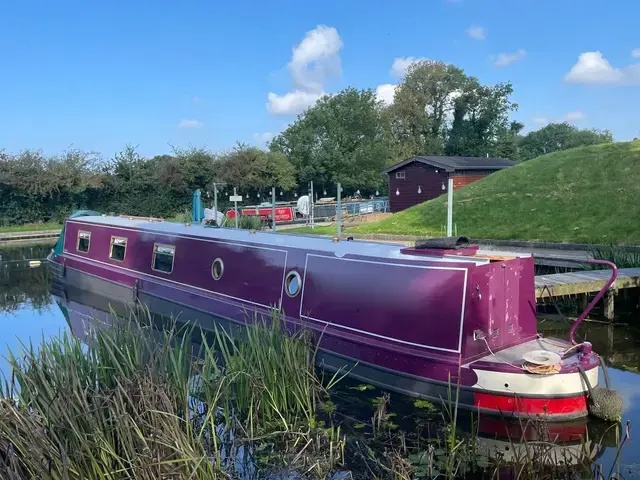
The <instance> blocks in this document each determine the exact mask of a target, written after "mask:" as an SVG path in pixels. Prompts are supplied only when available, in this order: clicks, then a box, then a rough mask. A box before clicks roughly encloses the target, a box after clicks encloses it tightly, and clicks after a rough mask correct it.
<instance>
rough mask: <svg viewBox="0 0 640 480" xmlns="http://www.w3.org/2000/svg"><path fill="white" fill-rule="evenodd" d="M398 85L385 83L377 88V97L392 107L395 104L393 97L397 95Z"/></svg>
mask: <svg viewBox="0 0 640 480" xmlns="http://www.w3.org/2000/svg"><path fill="white" fill-rule="evenodd" d="M396 87H397V85H393V84H391V83H385V84H383V85H378V86H377V87H376V97H377V99H378V100H379V101H381V102H382V103H384V104H385V105H391V104H392V103H393V96H394V94H395V93H396Z"/></svg>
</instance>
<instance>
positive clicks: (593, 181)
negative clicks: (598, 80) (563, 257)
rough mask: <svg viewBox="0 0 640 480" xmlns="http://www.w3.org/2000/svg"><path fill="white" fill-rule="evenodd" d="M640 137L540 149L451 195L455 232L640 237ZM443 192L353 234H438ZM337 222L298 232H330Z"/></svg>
mask: <svg viewBox="0 0 640 480" xmlns="http://www.w3.org/2000/svg"><path fill="white" fill-rule="evenodd" d="M639 199H640V142H638V141H634V142H626V143H612V144H602V145H594V146H589V147H581V148H575V149H571V150H565V151H561V152H555V153H551V154H548V155H543V156H541V157H538V158H536V159H534V160H530V161H528V162H525V163H522V164H519V165H517V166H515V167H513V168H509V169H506V170H502V171H500V172H496V173H494V174H493V175H490V176H489V177H487V178H485V179H483V180H480V181H478V182H475V183H473V184H471V185H469V186H467V187H465V188H464V189H461V190H457V191H456V192H455V194H454V207H453V208H454V210H453V221H454V224H455V226H456V229H457V233H458V235H466V236H469V237H474V238H494V239H517V240H540V241H550V242H585V243H600V244H609V243H616V244H617V243H629V244H637V243H640V221H638V218H640V201H639ZM446 201H447V197H446V195H443V196H441V197H439V198H436V199H434V200H430V201H428V202H425V203H423V204H420V205H416V206H414V207H411V208H409V209H407V210H405V211H403V212H399V213H397V214H395V215H392V216H391V217H389V218H386V219H384V220H380V221H378V222H372V223H366V224H363V225H359V226H354V227H349V228H347V232H348V233H387V234H397V235H424V236H440V235H442V234H443V231H444V226H445V224H446V216H447V203H446ZM334 232H335V227H333V226H330V227H322V228H316V229H315V231H314V232H311V230H310V229H306V228H305V229H303V230H301V233H318V234H320V233H324V234H332V233H334Z"/></svg>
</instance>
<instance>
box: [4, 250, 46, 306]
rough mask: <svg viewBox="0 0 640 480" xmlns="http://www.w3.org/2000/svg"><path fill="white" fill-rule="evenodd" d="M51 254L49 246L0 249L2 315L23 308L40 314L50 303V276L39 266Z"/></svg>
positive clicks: (43, 266)
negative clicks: (39, 311) (23, 306)
mask: <svg viewBox="0 0 640 480" xmlns="http://www.w3.org/2000/svg"><path fill="white" fill-rule="evenodd" d="M50 250H51V245H50V244H40V245H30V246H22V245H20V246H13V247H12V246H4V247H1V248H0V311H3V312H11V311H15V310H18V309H20V308H21V307H22V305H23V304H29V305H30V306H31V308H33V309H36V310H38V309H41V308H42V307H45V306H47V305H49V304H50V303H51V299H50V295H49V282H50V280H51V276H50V272H49V269H48V268H47V267H46V266H45V265H43V264H42V263H39V262H42V260H44V258H45V257H46V256H47V254H48V253H49V251H50Z"/></svg>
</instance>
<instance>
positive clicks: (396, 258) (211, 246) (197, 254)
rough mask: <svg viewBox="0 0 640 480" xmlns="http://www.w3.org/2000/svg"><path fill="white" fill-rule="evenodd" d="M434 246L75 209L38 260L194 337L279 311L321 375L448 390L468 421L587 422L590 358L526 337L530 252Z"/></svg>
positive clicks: (578, 349)
mask: <svg viewBox="0 0 640 480" xmlns="http://www.w3.org/2000/svg"><path fill="white" fill-rule="evenodd" d="M436 247H437V246H436ZM444 247H445V248H443V247H437V248H403V247H402V246H399V245H391V244H383V243H374V242H358V241H337V239H333V240H332V239H330V238H319V237H310V236H300V235H291V234H279V233H267V232H254V231H244V230H234V229H224V228H208V227H204V226H199V225H198V226H196V225H191V226H190V225H184V224H179V223H172V222H163V221H154V220H153V219H141V218H137V217H123V216H121V217H113V216H101V215H87V216H73V217H70V218H69V219H67V220H66V222H65V226H64V229H63V232H62V235H61V238H60V240H59V242H58V245H57V246H56V249H55V250H54V251H53V252H52V255H51V256H50V261H51V262H52V264H53V265H54V269H53V271H54V277H55V278H56V281H57V282H59V283H61V284H62V285H63V286H68V287H73V288H74V289H81V290H85V291H88V292H91V293H94V294H98V295H100V296H102V297H104V298H107V299H109V301H112V302H113V303H114V304H115V303H130V304H135V303H141V304H144V305H146V306H147V307H148V308H149V310H150V311H151V312H153V313H156V314H159V315H174V316H177V315H180V316H181V317H182V318H187V319H189V320H190V321H194V322H198V323H199V324H200V325H201V326H202V327H203V328H205V329H206V328H213V325H214V323H216V324H222V325H223V326H228V325H233V324H238V325H243V324H245V323H246V322H247V321H251V319H252V318H254V315H252V313H253V312H258V313H265V314H267V313H269V311H270V310H271V309H272V308H278V309H281V311H282V312H283V315H285V318H286V320H287V322H288V323H289V324H290V325H291V327H292V328H295V327H296V326H298V327H304V328H307V329H310V330H312V331H315V332H317V334H318V335H317V338H318V341H319V348H318V354H317V359H318V362H319V363H320V365H321V366H322V367H323V368H327V369H332V370H336V369H339V368H341V367H348V368H352V370H351V375H352V376H353V377H355V378H357V379H359V380H361V381H363V382H368V383H371V384H374V385H377V386H380V387H383V388H388V389H391V390H394V391H398V392H402V393H405V394H408V395H413V396H417V397H421V398H425V399H428V400H431V401H434V402H441V401H442V399H447V398H448V393H449V392H450V390H451V389H453V390H455V389H456V388H458V387H459V389H460V390H459V405H460V406H462V407H468V408H471V409H474V410H477V411H479V412H481V413H492V414H498V415H504V416H526V417H529V416H542V415H544V416H545V418H547V419H550V420H567V419H572V418H578V417H582V416H585V415H587V395H588V393H587V392H588V386H587V384H586V381H588V382H589V383H590V384H591V386H592V387H595V386H596V384H597V382H598V364H599V362H598V356H597V355H596V354H595V353H593V352H591V346H590V344H588V343H584V344H580V345H573V344H572V343H569V342H565V341H560V340H547V339H543V338H542V337H541V336H540V335H538V333H537V329H536V303H535V291H534V267H533V258H532V257H531V256H530V255H528V254H506V253H498V252H493V251H491V252H483V251H481V250H478V248H477V247H475V246H466V247H464V248H453V246H452V248H446V245H445V246H444ZM541 351H542V357H544V358H543V359H542V360H541V361H540V362H539V364H537V363H536V360H535V358H533V359H532V358H531V357H532V355H533V356H534V357H535V356H536V355H537V356H538V357H540V352H541ZM545 352H546V354H545ZM523 359H528V360H529V361H530V362H533V364H531V363H529V364H526V363H525V362H524V361H523ZM549 359H552V364H549V362H548V360H549ZM523 365H524V367H523ZM527 367H531V368H528V369H527ZM539 367H540V368H539ZM580 370H582V372H580ZM532 372H535V373H532ZM543 373H546V374H543Z"/></svg>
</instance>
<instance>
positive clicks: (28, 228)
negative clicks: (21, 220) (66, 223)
mask: <svg viewBox="0 0 640 480" xmlns="http://www.w3.org/2000/svg"><path fill="white" fill-rule="evenodd" d="M61 228H62V224H60V223H28V224H26V225H8V226H4V227H3V226H0V233H13V232H40V231H45V230H60V229H61Z"/></svg>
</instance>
